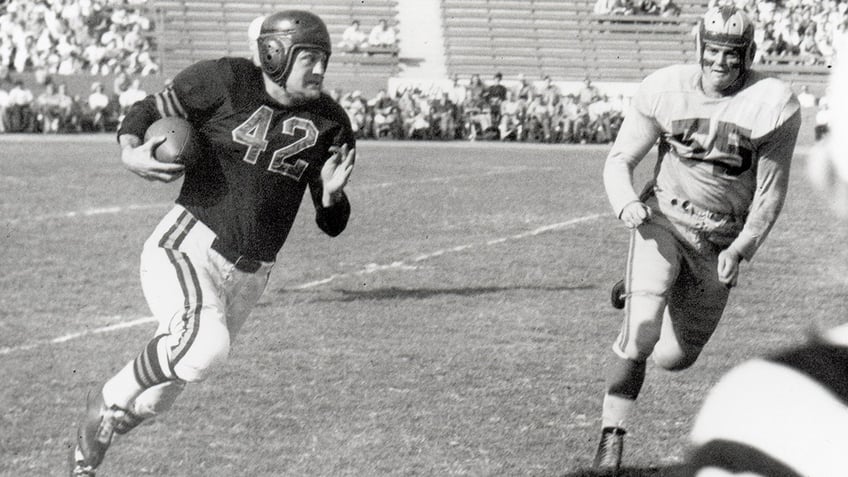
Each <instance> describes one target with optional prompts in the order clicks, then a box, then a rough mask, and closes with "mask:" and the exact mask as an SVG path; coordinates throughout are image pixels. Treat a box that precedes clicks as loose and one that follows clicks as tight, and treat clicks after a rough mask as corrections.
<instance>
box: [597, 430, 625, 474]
mask: <svg viewBox="0 0 848 477" xmlns="http://www.w3.org/2000/svg"><path fill="white" fill-rule="evenodd" d="M625 434H627V432H626V431H625V430H624V429H622V428H620V427H605V428H604V429H603V430H602V431H601V442H599V443H598V452H597V453H596V454H595V462H594V464H593V466H594V468H595V470H597V471H599V472H600V475H604V476H608V477H616V476H617V475H618V469H619V468H620V467H621V454H622V452H623V451H624V435H625Z"/></svg>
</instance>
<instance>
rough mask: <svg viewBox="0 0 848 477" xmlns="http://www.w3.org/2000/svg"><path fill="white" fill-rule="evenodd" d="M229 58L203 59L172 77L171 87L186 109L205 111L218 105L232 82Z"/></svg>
mask: <svg viewBox="0 0 848 477" xmlns="http://www.w3.org/2000/svg"><path fill="white" fill-rule="evenodd" d="M230 60H231V59H230V58H221V59H218V60H204V61H200V62H197V63H195V64H193V65H191V66H189V67H187V68H186V69H184V70H182V71H181V72H180V73H178V74H177V76H175V77H174V81H173V89H174V92H175V93H176V95H177V97H178V98H179V100H180V103H181V104H182V105H183V107H184V108H186V109H187V110H190V111H191V110H198V111H206V110H209V109H212V108H214V107H216V106H218V105H220V104H221V103H222V102H223V101H224V99H225V98H226V96H227V92H228V90H229V87H230V85H231V84H232V83H233V69H232V65H231V63H230Z"/></svg>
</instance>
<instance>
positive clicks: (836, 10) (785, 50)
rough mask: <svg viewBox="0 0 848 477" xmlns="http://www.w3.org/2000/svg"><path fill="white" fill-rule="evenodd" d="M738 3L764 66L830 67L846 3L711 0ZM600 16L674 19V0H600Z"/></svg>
mask: <svg viewBox="0 0 848 477" xmlns="http://www.w3.org/2000/svg"><path fill="white" fill-rule="evenodd" d="M716 4H734V5H736V7H738V8H740V9H742V10H744V11H746V12H747V13H748V15H749V16H750V17H751V19H752V20H753V21H754V23H755V24H756V26H757V28H756V42H757V45H758V47H759V50H758V53H757V60H756V61H758V62H761V63H796V64H808V65H829V64H831V63H832V59H833V56H834V54H835V51H834V45H838V44H841V41H840V37H841V36H845V35H846V34H848V33H846V30H848V0H710V1H709V2H708V7H712V6H714V5H716ZM594 13H595V14H598V15H655V16H662V17H676V16H679V15H680V14H681V8H680V6H678V5H677V4H675V3H674V1H673V0H597V1H596V3H595V7H594Z"/></svg>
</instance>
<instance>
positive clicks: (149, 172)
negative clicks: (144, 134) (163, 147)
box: [121, 136, 185, 182]
mask: <svg viewBox="0 0 848 477" xmlns="http://www.w3.org/2000/svg"><path fill="white" fill-rule="evenodd" d="M166 139H167V138H166V137H165V136H154V137H152V138H150V139H149V140H148V141H147V142H145V143H143V144H140V145H138V146H135V147H133V146H131V145H127V146H124V147H123V148H122V149H121V162H123V163H124V167H126V168H127V169H129V170H130V171H131V172H132V173H134V174H136V175H138V176H139V177H143V178H145V179H147V180H149V181H161V182H171V181H174V180H176V179H177V178H179V177H180V176H181V175H183V172H184V171H185V166H184V165H182V164H176V163H168V162H159V161H157V160H156V158H155V157H153V151H155V150H156V147H157V146H159V145H160V144H162V143H163V142H165V140H166Z"/></svg>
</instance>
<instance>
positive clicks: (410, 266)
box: [0, 213, 605, 356]
mask: <svg viewBox="0 0 848 477" xmlns="http://www.w3.org/2000/svg"><path fill="white" fill-rule="evenodd" d="M604 215H605V214H602V213H597V214H589V215H584V216H582V217H578V218H575V219H571V220H566V221H565V222H558V223H554V224H549V225H545V226H542V227H537V228H535V229H532V230H528V231H526V232H522V233H519V234H514V235H508V236H505V237H498V238H494V239H490V240H487V241H485V242H478V243H472V244H464V245H457V246H455V247H450V248H444V249H440V250H436V251H433V252H429V253H425V254H421V255H416V256H414V257H411V258H408V259H405V260H397V261H394V262H390V263H385V264H376V263H369V264H367V265H365V266H364V267H363V268H361V269H359V270H355V271H352V272H345V273H336V274H333V275H330V276H329V277H326V278H322V279H320V280H314V281H311V282H307V283H303V284H300V285H296V286H294V287H291V288H290V290H306V289H309V288H315V287H317V286H320V285H324V284H326V283H330V282H332V281H334V280H337V279H340V278H346V277H354V276H362V275H369V274H373V273H378V272H381V271H384V270H414V269H415V268H416V267H415V264H417V263H420V262H424V261H426V260H431V259H434V258H437V257H441V256H442V255H446V254H449V253H458V252H463V251H465V250H469V249H473V248H481V247H489V246H493V245H498V244H502V243H505V242H509V241H512V240H521V239H525V238H530V237H535V236H537V235H540V234H543V233H547V232H553V231H556V230H561V229H564V228H568V227H570V226H572V225H577V224H580V223H585V222H590V221H593V220H597V219H599V218H601V217H603V216H604ZM116 318H120V317H112V318H110V319H112V320H114V319H116ZM154 321H155V319H154V318H153V317H145V318H138V319H135V320H131V321H125V322H121V323H116V324H114V325H109V326H103V327H100V328H94V329H91V330H85V331H77V332H73V333H69V334H66V335H63V336H59V337H57V338H53V339H47V340H42V341H34V342H32V343H28V344H25V345H20V346H9V347H5V348H0V356H5V355H9V354H12V353H17V352H20V351H28V350H32V349H35V348H39V347H41V346H50V345H55V344H61V343H65V342H68V341H73V340H76V339H78V338H83V337H85V336H90V335H95V334H101V333H109V332H112V331H118V330H123V329H126V328H131V327H134V326H139V325H144V324H148V323H153V322H154Z"/></svg>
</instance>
